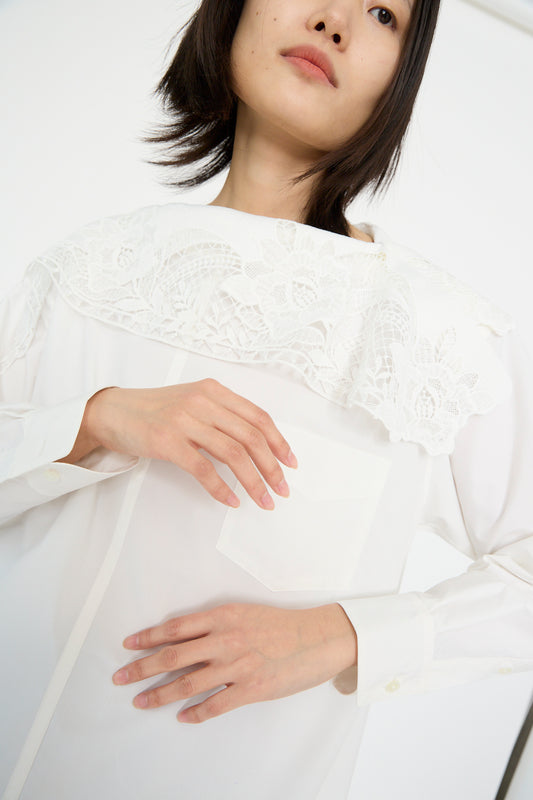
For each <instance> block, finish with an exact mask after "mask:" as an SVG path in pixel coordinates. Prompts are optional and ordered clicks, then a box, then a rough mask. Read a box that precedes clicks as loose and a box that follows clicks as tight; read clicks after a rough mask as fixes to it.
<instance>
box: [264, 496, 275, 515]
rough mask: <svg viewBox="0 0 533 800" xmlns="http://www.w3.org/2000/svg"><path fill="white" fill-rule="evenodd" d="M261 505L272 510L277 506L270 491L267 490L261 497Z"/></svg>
mask: <svg viewBox="0 0 533 800" xmlns="http://www.w3.org/2000/svg"><path fill="white" fill-rule="evenodd" d="M261 505H262V506H263V508H267V509H268V510H269V511H272V509H273V508H275V505H274V501H273V500H272V498H271V497H270V495H269V493H268V492H265V493H264V495H263V497H262V498H261Z"/></svg>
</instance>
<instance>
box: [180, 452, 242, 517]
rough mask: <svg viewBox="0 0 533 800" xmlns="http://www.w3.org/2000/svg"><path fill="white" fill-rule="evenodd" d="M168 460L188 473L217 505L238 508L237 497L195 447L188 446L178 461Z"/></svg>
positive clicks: (239, 502) (238, 501)
mask: <svg viewBox="0 0 533 800" xmlns="http://www.w3.org/2000/svg"><path fill="white" fill-rule="evenodd" d="M197 446H198V447H199V446H201V445H197ZM204 449H205V448H204ZM169 460H171V461H174V463H176V464H178V466H180V467H181V468H182V469H184V470H185V471H186V472H188V473H190V474H191V475H192V476H193V478H196V480H197V481H198V483H200V484H201V485H202V486H203V487H204V489H205V490H206V491H207V492H208V493H209V494H210V495H211V497H213V498H214V499H215V500H218V502H219V503H224V505H226V506H231V507H232V508H238V507H239V506H240V504H241V501H240V500H239V498H238V497H237V495H236V494H235V493H234V492H233V491H232V490H231V489H230V487H229V486H228V484H227V483H226V482H225V481H224V480H223V479H222V478H221V477H220V475H219V474H218V472H217V471H216V468H215V466H214V465H213V463H212V462H211V461H210V460H209V459H208V458H206V457H205V456H203V455H202V454H201V453H199V452H198V450H197V449H196V445H195V446H192V445H188V446H187V447H186V448H185V450H184V452H183V453H182V455H181V457H180V458H179V459H178V458H176V457H175V456H174V457H173V458H169Z"/></svg>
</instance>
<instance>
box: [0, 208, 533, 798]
mask: <svg viewBox="0 0 533 800" xmlns="http://www.w3.org/2000/svg"><path fill="white" fill-rule="evenodd" d="M359 227H363V228H364V229H365V230H366V231H367V232H368V233H370V234H371V236H372V238H373V239H374V242H373V243H369V242H363V241H359V240H354V239H350V238H348V237H343V236H339V235H338V234H334V233H330V232H327V231H323V230H318V229H315V228H311V227H309V226H306V225H302V224H299V223H295V222H290V221H287V220H276V219H271V218H267V217H260V216H255V215H249V214H245V213H243V212H238V211H234V210H231V209H226V208H220V207H216V206H194V205H187V204H183V203H178V204H170V205H167V206H160V207H149V208H145V209H140V210H138V211H136V212H133V213H132V214H128V215H122V216H118V217H113V218H109V219H106V220H101V221H98V222H96V223H92V224H91V225H89V226H87V227H85V228H84V229H83V230H82V231H80V232H78V233H77V234H75V235H73V236H72V237H70V238H69V239H68V240H67V241H66V242H64V243H62V244H60V245H58V246H57V247H55V248H53V249H51V250H50V251H49V252H47V253H46V254H44V255H43V256H42V257H41V258H39V259H37V260H36V261H35V262H34V263H33V264H31V265H30V267H29V268H28V270H27V272H26V275H25V277H24V279H23V281H22V282H21V284H20V285H19V286H18V287H16V289H15V290H14V291H13V292H12V293H11V295H10V297H8V298H7V299H6V301H5V302H4V304H3V306H2V309H1V317H0V330H1V345H0V397H1V399H2V402H3V405H2V414H1V417H0V426H1V427H0V432H1V442H2V450H1V452H0V480H1V481H2V482H1V483H0V509H1V515H0V518H1V519H2V520H3V523H2V525H1V526H0V532H1V535H0V558H1V560H0V565H1V570H2V572H1V574H2V581H1V585H0V636H1V637H2V639H1V640H2V643H3V646H4V653H5V654H7V655H8V658H7V659H6V658H5V657H4V658H3V659H2V666H1V672H2V675H1V678H2V686H4V687H9V694H8V696H7V697H6V698H5V699H4V701H3V712H2V715H1V718H2V722H1V723H0V725H1V727H2V734H1V737H2V753H1V755H0V788H5V787H6V786H8V785H9V788H8V790H7V792H6V795H5V796H6V797H7V798H14V797H19V796H20V797H23V798H26V799H27V800H30V799H31V800H33V798H39V799H41V798H48V797H50V798H52V797H53V798H54V800H56V799H57V800H59V798H65V799H66V798H69V800H70V799H71V798H73V797H76V798H82V797H83V798H85V797H87V798H93V797H98V798H102V799H106V800H107V798H116V797H126V796H127V797H131V798H139V800H140V799H141V798H142V799H144V798H153V797H157V798H158V799H159V798H161V799H163V798H171V797H172V798H175V797H176V796H177V795H178V794H180V795H181V796H183V797H186V798H187V800H189V799H192V798H202V800H205V798H214V797H220V798H231V799H232V800H238V799H239V798H247V799H248V798H250V797H254V800H261V799H262V798H264V799H265V800H267V799H268V800H271V798H272V797H275V796H284V797H291V798H294V799H295V800H300V799H301V800H309V799H310V798H321V799H322V800H324V799H325V798H327V799H328V800H330V798H333V797H334V798H336V799H337V798H342V797H345V796H346V795H347V793H348V788H349V783H350V779H351V776H352V773H353V769H354V766H355V760H356V757H357V751H358V747H359V743H360V740H361V736H362V733H363V729H364V723H365V718H366V714H367V710H368V707H369V705H370V704H371V703H373V702H376V701H383V702H390V701H391V700H392V699H393V698H395V697H399V696H406V695H409V694H417V693H421V692H426V691H428V690H432V689H438V688H440V687H445V686H450V685H454V684H458V683H464V682H467V681H472V680H476V679H479V678H483V677H486V676H490V675H494V674H497V673H501V674H505V673H508V672H511V671H519V670H530V669H533V635H532V614H533V590H532V580H533V537H532V524H531V523H532V516H533V514H532V511H531V501H530V486H529V480H528V478H529V477H530V476H531V475H532V474H533V447H532V439H533V436H532V433H533V431H532V428H533V423H532V417H531V413H530V409H531V407H532V405H533V380H532V377H531V376H532V369H531V362H530V361H529V360H528V356H527V354H526V352H525V350H524V348H523V346H522V344H521V342H520V340H519V338H517V336H516V334H515V333H513V332H512V328H513V323H512V320H511V319H510V317H509V316H508V315H507V314H505V313H504V312H502V311H501V310H500V309H498V308H497V307H496V306H495V305H494V304H492V303H491V302H490V301H488V300H486V299H485V298H483V297H481V296H480V295H478V294H477V293H476V292H475V291H474V290H472V289H471V288H470V287H468V286H466V285H465V284H463V283H461V282H460V281H458V280H457V279H456V278H454V277H453V276H452V275H451V274H449V273H448V272H445V271H444V270H442V269H440V268H438V267H435V266H433V265H431V264H429V263H428V262H426V261H425V260H424V259H422V258H421V257H420V256H419V255H417V254H416V253H413V252H412V251H410V250H408V249H407V248H404V247H401V246H399V245H397V244H395V243H393V242H391V241H390V240H389V238H388V237H387V236H386V234H385V233H384V232H383V231H380V230H379V229H377V228H375V227H373V226H359ZM205 377H213V378H216V379H218V380H219V381H220V382H221V383H223V384H224V385H225V386H227V387H229V388H230V389H232V390H233V391H235V392H237V393H238V394H241V395H242V396H244V397H246V398H247V399H249V400H251V401H253V402H255V403H256V404H257V405H259V406H261V407H262V408H264V409H265V410H267V411H268V412H269V413H270V415H271V416H272V417H273V419H274V422H275V423H276V425H277V426H278V428H279V429H280V431H281V432H282V433H283V435H284V436H285V438H286V439H287V441H288V442H289V444H290V445H291V447H292V449H293V451H294V452H295V454H296V456H297V458H298V461H299V467H298V469H297V470H290V469H288V468H284V473H285V477H286V479H287V481H288V483H289V486H290V488H291V496H290V498H288V499H284V498H279V497H275V502H276V509H275V511H273V512H266V511H262V510H261V509H259V508H258V507H257V506H256V505H255V503H254V502H253V501H252V500H251V499H250V498H249V497H248V495H247V494H246V493H245V492H244V490H243V489H242V487H240V485H238V484H237V481H236V479H235V477H234V476H233V474H232V473H231V471H230V470H229V469H228V468H227V467H225V465H223V464H221V463H220V462H216V466H217V470H218V471H219V473H220V474H221V475H222V476H223V477H224V479H225V480H226V481H227V482H228V483H229V485H230V486H231V487H232V488H233V489H234V490H235V491H236V493H237V494H238V496H239V497H240V499H241V506H240V508H239V509H236V510H235V509H229V508H226V507H224V506H222V505H221V504H220V503H217V502H216V501H214V500H213V499H212V498H211V497H210V496H209V495H208V494H207V493H206V492H205V490H204V489H203V488H202V487H201V486H200V485H199V484H198V483H197V482H196V481H195V480H194V479H193V478H192V477H191V476H190V475H188V474H187V473H185V472H184V471H183V470H181V469H180V468H178V467H177V466H175V465H173V464H170V463H168V462H162V461H155V460H147V459H137V458H135V457H128V456H123V455H119V454H116V453H111V452H109V451H106V450H104V449H103V448H99V449H97V450H95V451H94V452H93V453H91V454H90V455H88V456H86V457H85V458H84V459H82V460H81V461H80V462H78V464H76V465H71V464H62V463H56V459H59V458H62V457H64V456H65V455H66V454H67V453H69V452H70V450H71V449H72V445H73V443H74V441H75V439H76V435H77V432H78V430H79V426H80V423H81V419H82V416H83V411H84V407H85V404H86V402H87V399H88V398H89V397H90V396H92V394H94V392H96V391H97V390H98V389H101V388H104V387H106V386H122V387H136V388H139V387H149V386H153V387H156V386H163V385H170V384H174V383H182V382H192V381H196V380H200V379H202V378H205ZM428 526H430V527H431V528H433V529H434V530H435V531H436V532H437V533H438V534H440V535H441V536H442V537H443V538H445V539H446V540H447V541H448V542H450V543H451V544H452V545H453V546H455V547H456V548H458V549H459V550H460V551H462V552H463V553H465V554H466V555H467V556H469V557H470V558H472V559H473V563H472V565H471V566H470V567H469V569H468V570H467V572H466V573H464V574H462V575H459V576H458V577H455V578H452V579H449V580H446V581H444V582H442V583H439V584H438V585H436V586H434V587H433V588H432V589H430V590H429V591H426V592H408V593H403V594H399V586H400V582H401V577H402V572H403V568H404V565H405V562H406V559H407V556H408V553H409V549H410V545H411V543H412V540H413V538H414V535H415V533H416V531H417V529H418V528H420V527H426V528H427V527H428ZM228 601H243V602H259V603H267V604H271V605H279V606H282V607H287V608H289V607H293V608H298V607H310V606H315V605H322V604H326V603H330V602H334V601H337V602H339V603H340V604H341V605H342V607H343V608H344V610H345V611H346V613H347V614H348V616H349V618H350V620H351V621H352V623H353V626H354V628H355V630H356V632H357V638H358V668H357V670H355V669H353V670H348V671H346V672H345V673H343V674H342V675H340V676H338V678H337V679H335V680H334V681H331V682H328V683H325V684H322V685H321V686H318V687H316V688H314V689H311V690H308V691H306V692H301V693H299V694H297V695H293V696H292V697H289V698H284V699H281V700H276V701H271V702H264V703H259V704H255V705H251V706H245V707H243V708H240V709H237V710H235V711H233V712H230V713H228V714H225V715H223V716H222V717H217V718H215V719H213V720H210V721H209V722H208V723H204V724H202V725H199V726H187V725H180V724H179V723H177V722H176V719H175V714H176V713H177V711H178V710H179V707H177V706H176V707H173V706H165V707H163V708H160V709H157V710H154V711H150V712H139V711H137V710H136V709H134V708H133V707H132V706H131V700H132V698H133V697H134V696H135V694H137V693H138V691H139V689H140V688H145V686H144V685H142V687H140V686H139V685H135V686H131V687H116V686H114V685H113V684H112V682H111V676H112V674H113V673H114V672H115V670H116V669H117V668H118V667H120V666H122V665H123V664H125V663H127V661H128V660H129V657H130V654H129V653H128V652H126V651H124V650H123V649H122V647H121V642H122V640H123V638H124V637H125V636H126V635H128V634H130V633H132V632H135V631H137V630H140V629H141V628H143V627H148V626H150V625H153V624H157V623H158V622H160V621H162V620H164V619H168V618H170V617H172V616H176V615H179V614H184V613H188V612H191V611H194V610H198V609H203V608H210V607H213V606H214V605H218V604H220V603H223V602H228ZM167 681H168V676H165V679H164V680H163V681H161V682H167ZM150 685H153V683H152V684H150ZM146 686H148V683H147V684H146ZM355 687H357V688H356V690H355V691H354V689H355ZM197 701H198V698H196V699H195V702H197Z"/></svg>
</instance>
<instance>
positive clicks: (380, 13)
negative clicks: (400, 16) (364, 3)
mask: <svg viewBox="0 0 533 800" xmlns="http://www.w3.org/2000/svg"><path fill="white" fill-rule="evenodd" d="M370 13H371V14H372V15H373V16H374V17H375V18H376V19H377V20H378V22H381V24H382V25H385V27H389V28H395V27H396V17H395V16H394V14H393V13H392V11H389V9H388V8H383V7H380V6H377V7H376V8H371V9H370Z"/></svg>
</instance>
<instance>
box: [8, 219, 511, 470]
mask: <svg viewBox="0 0 533 800" xmlns="http://www.w3.org/2000/svg"><path fill="white" fill-rule="evenodd" d="M31 269H32V270H33V272H32V275H33V281H34V282H35V287H36V291H37V290H38V287H39V285H42V287H43V289H42V291H43V292H45V291H46V278H45V277H42V274H43V272H44V274H45V275H48V276H51V277H52V279H53V281H54V282H55V284H56V285H57V287H58V289H59V291H60V293H61V295H62V296H63V298H64V299H65V300H66V301H67V302H68V303H69V304H70V305H71V306H72V307H74V308H75V309H76V310H77V311H79V312H80V313H82V314H85V315H88V316H91V317H94V318H97V319H100V320H103V321H105V322H107V323H110V324H113V325H116V326H118V327H120V328H122V329H125V330H127V331H130V332H134V333H136V334H139V335H142V336H145V337H149V338H153V339H157V340H159V341H163V342H166V343H170V344H172V345H175V346H179V347H183V348H185V349H187V350H190V351H192V352H195V353H198V354H201V355H207V356H212V357H215V358H218V359H223V360H229V361H233V362H243V363H251V362H259V363H262V364H269V365H272V366H273V367H275V365H276V364H280V365H285V366H287V367H289V368H290V369H291V371H292V372H293V373H294V374H295V375H297V376H299V378H300V379H301V380H303V381H304V382H305V383H306V384H307V385H308V386H309V388H311V389H312V390H314V391H316V392H318V393H319V394H321V395H322V396H324V397H326V398H328V399H329V400H331V401H332V402H335V403H338V404H340V405H342V406H345V407H350V406H359V407H362V408H364V409H366V410H368V411H369V412H370V413H371V414H372V415H373V416H374V417H376V418H377V419H379V420H381V421H382V422H383V424H384V425H385V426H386V428H387V429H388V431H389V436H390V439H391V440H392V441H400V440H403V441H411V442H417V443H419V444H421V445H422V446H423V447H425V448H426V450H427V451H428V452H429V453H430V454H431V455H436V454H439V453H450V452H451V451H452V450H453V444H454V437H455V434H456V433H457V431H458V430H459V429H460V428H461V427H462V426H463V425H464V423H465V421H466V419H467V418H468V417H469V416H470V415H471V414H479V413H484V412H486V411H488V410H490V409H491V408H492V407H494V406H495V405H496V404H497V403H498V402H499V401H500V400H501V399H503V397H504V396H505V394H506V393H507V392H508V391H509V388H510V381H509V378H508V376H507V375H506V373H505V371H504V370H503V367H502V365H501V363H500V362H499V360H498V358H497V357H496V355H495V353H494V351H493V349H492V347H491V344H490V342H489V336H488V329H491V330H492V331H493V332H494V333H497V334H499V335H501V334H503V333H505V332H506V331H508V330H510V329H511V328H512V326H513V323H512V320H511V318H510V317H509V315H507V314H505V312H502V311H500V310H499V309H498V308H497V307H495V306H494V305H492V304H491V303H490V301H488V300H486V299H485V298H483V297H481V296H480V295H478V294H476V293H475V292H474V291H473V290H472V289H471V288H470V287H469V286H467V285H466V284H463V283H461V282H460V281H458V280H457V279H455V278H454V277H453V276H452V275H450V274H449V273H447V272H445V271H444V270H441V269H439V268H437V267H435V266H433V265H431V264H429V263H428V262H427V261H424V260H423V259H422V258H420V257H419V256H417V255H416V254H415V253H413V252H412V251H410V250H407V249H406V248H403V247H400V246H398V245H395V244H393V243H391V242H388V241H385V242H382V243H379V242H378V243H374V244H370V243H366V242H360V241H357V240H353V239H349V238H348V237H342V236H339V235H337V234H332V233H330V232H327V231H321V230H318V229H315V228H311V227H309V226H306V225H302V224H300V223H296V222H290V221H287V220H275V219H268V218H265V217H255V216H253V215H244V214H242V212H235V211H232V210H231V209H223V208H216V207H207V206H192V205H186V204H171V205H168V206H160V207H158V206H154V207H149V208H146V209H140V210H139V211H136V212H134V213H132V214H128V215H121V216H117V217H112V218H109V219H105V220H101V221H99V222H96V223H92V224H91V225H89V226H86V227H85V228H84V229H82V231H80V232H79V233H78V234H76V235H74V236H73V237H71V238H70V239H68V240H67V241H66V242H64V243H63V244H61V245H59V246H58V247H56V248H54V249H52V250H50V251H49V252H48V253H46V254H45V255H44V256H43V257H41V258H40V259H38V260H37V261H36V262H34V264H33V265H32V268H31ZM39 272H41V277H37V276H38V275H39ZM39 281H41V282H42V283H41V284H40V283H39ZM34 316H35V314H34ZM20 347H22V344H21V345H20ZM20 347H19V350H20Z"/></svg>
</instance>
